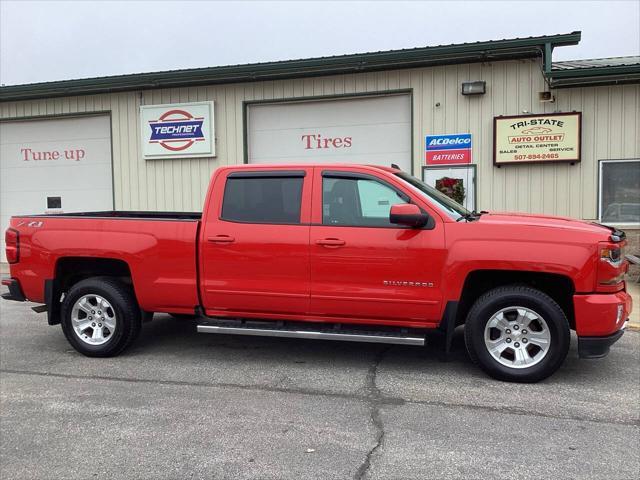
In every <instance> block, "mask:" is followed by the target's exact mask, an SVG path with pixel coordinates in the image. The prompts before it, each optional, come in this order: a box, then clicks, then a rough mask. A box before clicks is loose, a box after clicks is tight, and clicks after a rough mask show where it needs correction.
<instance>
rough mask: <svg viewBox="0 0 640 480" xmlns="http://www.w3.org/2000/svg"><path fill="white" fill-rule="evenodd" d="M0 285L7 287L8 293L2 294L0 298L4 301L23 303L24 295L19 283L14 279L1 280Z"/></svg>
mask: <svg viewBox="0 0 640 480" xmlns="http://www.w3.org/2000/svg"><path fill="white" fill-rule="evenodd" d="M2 285H4V286H6V287H9V291H8V292H7V293H3V294H2V298H4V299H5V300H14V301H16V302H25V301H26V300H27V299H26V297H25V296H24V293H22V288H21V287H20V282H18V280H16V279H15V278H3V279H2Z"/></svg>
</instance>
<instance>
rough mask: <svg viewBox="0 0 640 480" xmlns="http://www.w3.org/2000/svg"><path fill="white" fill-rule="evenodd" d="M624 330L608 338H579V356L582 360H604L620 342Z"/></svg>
mask: <svg viewBox="0 0 640 480" xmlns="http://www.w3.org/2000/svg"><path fill="white" fill-rule="evenodd" d="M623 334H624V330H618V331H617V332H616V333H614V334H613V335H607V336H606V337H578V356H579V357H580V358H602V357H605V356H606V355H607V354H608V353H609V347H611V345H613V344H614V343H616V342H617V341H618V340H620V337H622V335H623Z"/></svg>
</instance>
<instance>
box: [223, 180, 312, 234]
mask: <svg viewBox="0 0 640 480" xmlns="http://www.w3.org/2000/svg"><path fill="white" fill-rule="evenodd" d="M303 182H304V178H302V177H257V178H227V183H226V185H225V189H224V200H223V202H222V215H221V218H222V219H223V220H229V221H231V222H242V223H271V224H274V223H276V224H296V223H300V206H301V203H302V183H303Z"/></svg>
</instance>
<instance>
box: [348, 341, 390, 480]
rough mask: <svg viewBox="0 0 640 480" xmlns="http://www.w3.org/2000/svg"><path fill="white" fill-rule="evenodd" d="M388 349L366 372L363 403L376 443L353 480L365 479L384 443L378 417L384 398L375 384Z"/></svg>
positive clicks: (380, 352) (386, 349)
mask: <svg viewBox="0 0 640 480" xmlns="http://www.w3.org/2000/svg"><path fill="white" fill-rule="evenodd" d="M390 348H391V347H387V348H383V349H381V350H380V351H378V353H376V355H375V357H374V358H373V362H372V363H371V365H370V366H369V370H368V371H367V378H366V381H365V392H366V394H365V401H366V402H367V403H368V404H369V406H370V408H371V414H370V421H371V423H372V424H373V426H374V428H375V430H376V441H375V445H374V446H373V447H372V448H371V449H370V450H369V451H368V452H367V454H366V455H365V457H364V460H363V461H362V463H361V464H360V466H359V467H358V470H356V473H355V475H354V476H353V478H354V480H362V479H364V478H365V477H366V475H367V473H368V472H369V469H370V468H371V459H372V458H373V456H374V455H375V453H376V451H377V450H378V449H379V448H381V447H382V443H383V442H384V434H385V432H384V423H383V422H382V417H381V415H380V406H381V404H382V403H383V400H384V399H385V397H384V396H383V395H382V392H381V391H380V389H379V388H378V385H377V384H376V377H377V376H378V367H379V366H380V363H381V362H382V359H383V358H384V356H385V355H386V353H387V352H388V351H389V350H390Z"/></svg>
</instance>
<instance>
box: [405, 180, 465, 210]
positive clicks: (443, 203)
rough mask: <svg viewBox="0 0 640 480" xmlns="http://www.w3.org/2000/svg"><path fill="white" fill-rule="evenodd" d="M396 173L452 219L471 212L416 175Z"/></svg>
mask: <svg viewBox="0 0 640 480" xmlns="http://www.w3.org/2000/svg"><path fill="white" fill-rule="evenodd" d="M396 175H397V176H398V177H400V178H401V179H402V180H404V181H405V182H407V183H408V184H409V185H411V186H412V187H413V188H414V189H416V190H418V191H419V192H420V193H421V194H422V195H426V196H427V198H428V199H429V200H430V201H431V203H433V204H434V205H435V206H436V207H438V208H439V209H440V210H442V211H443V212H444V213H446V214H447V215H449V216H450V217H451V218H453V219H454V220H458V219H459V218H461V217H464V216H468V215H470V214H471V212H469V210H467V209H466V208H464V207H463V206H462V205H460V204H459V203H458V202H456V201H455V200H453V199H452V198H449V197H447V196H446V195H445V194H444V193H441V192H439V191H438V190H436V189H435V188H433V187H430V186H429V185H427V184H426V183H424V182H423V181H422V180H419V179H417V178H416V177H414V176H411V175H409V174H408V173H405V172H398V173H396Z"/></svg>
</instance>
